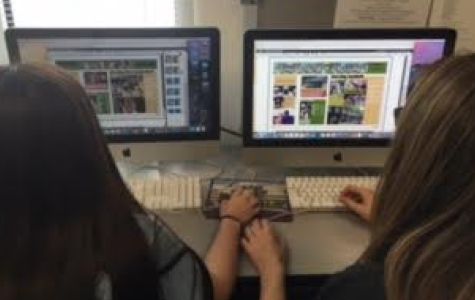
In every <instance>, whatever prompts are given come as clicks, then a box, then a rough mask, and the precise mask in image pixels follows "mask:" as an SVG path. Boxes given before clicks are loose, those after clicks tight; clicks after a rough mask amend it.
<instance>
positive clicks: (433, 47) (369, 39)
mask: <svg viewBox="0 0 475 300" xmlns="http://www.w3.org/2000/svg"><path fill="white" fill-rule="evenodd" d="M454 42H455V32H454V31H453V30H448V29H447V30H446V29H423V30H321V31H310V30H309V31H294V30H275V31H269V30H253V31H249V32H247V34H246V37H245V71H244V72H245V77H244V81H245V84H244V94H245V97H244V117H243V124H244V145H245V147H246V149H245V157H246V160H248V161H251V162H253V163H278V164H284V165H291V166H312V165H316V166H367V167H381V166H382V165H383V164H384V161H385V159H386V156H387V154H388V149H389V146H390V143H391V140H392V138H393V137H394V134H395V130H396V124H395V117H394V112H395V110H396V109H397V108H399V107H403V106H404V105H405V103H406V101H407V96H408V93H409V92H410V90H411V88H412V87H413V85H414V82H415V81H416V80H417V78H418V77H419V75H420V73H421V72H423V71H424V69H425V68H426V67H427V66H430V65H432V64H434V63H435V62H437V61H438V60H440V59H442V58H443V57H445V56H447V55H450V54H451V53H452V52H453V49H454Z"/></svg>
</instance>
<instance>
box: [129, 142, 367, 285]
mask: <svg viewBox="0 0 475 300" xmlns="http://www.w3.org/2000/svg"><path fill="white" fill-rule="evenodd" d="M205 164H209V165H212V166H216V167H219V168H220V170H219V172H218V173H219V177H223V178H240V179H243V180H249V179H283V178H284V177H285V175H288V174H301V173H302V172H303V171H302V170H288V169H282V168H275V167H272V168H271V167H257V166H246V165H244V164H243V163H241V161H240V159H239V155H238V153H236V152H235V151H234V150H227V151H224V152H223V154H222V155H221V156H220V157H216V158H213V159H211V160H209V161H207V162H205ZM167 166H168V167H171V169H173V163H167ZM120 169H121V171H122V172H121V173H123V175H124V177H128V176H129V175H130V174H131V172H132V171H130V170H131V168H130V167H129V168H127V167H124V166H123V165H121V166H120ZM307 172H308V170H307ZM314 172H316V173H318V174H322V173H324V171H322V170H321V169H320V170H314ZM158 214H159V215H160V216H161V217H162V218H163V220H164V221H165V222H166V223H167V224H168V225H169V226H170V227H171V228H173V230H175V232H176V233H177V234H178V235H179V236H180V237H181V238H182V239H183V240H184V241H185V242H186V243H187V244H188V245H189V246H190V247H191V248H193V249H194V250H195V251H196V252H197V253H198V254H199V255H200V256H201V257H204V255H205V254H206V251H207V249H208V247H209V246H210V243H211V242H212V239H213V237H214V234H215V232H216V229H217V225H218V223H217V221H215V220H207V219H206V218H205V217H204V216H203V215H202V214H201V212H199V211H197V210H196V211H193V210H190V211H180V212H168V211H159V212H158ZM275 227H276V229H277V231H278V232H279V233H280V235H281V236H282V238H283V239H284V241H285V242H286V244H287V248H288V262H289V263H288V274H292V275H308V274H332V273H335V272H338V271H340V270H343V269H344V268H346V267H347V266H349V265H351V264H352V263H354V262H355V261H356V260H357V259H358V257H359V256H360V255H361V254H362V252H363V251H364V250H365V248H366V246H367V244H368V241H369V231H368V226H367V225H366V224H364V223H363V222H362V221H360V220H359V219H358V218H357V217H355V216H353V215H352V214H350V213H345V212H337V213H328V212H325V213H305V214H300V215H296V216H295V218H294V221H293V222H291V223H275ZM240 275H242V276H253V275H255V272H254V270H253V268H252V267H251V265H250V263H249V261H248V260H247V259H246V258H242V262H241V265H240Z"/></svg>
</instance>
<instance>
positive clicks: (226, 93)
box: [194, 0, 257, 132]
mask: <svg viewBox="0 0 475 300" xmlns="http://www.w3.org/2000/svg"><path fill="white" fill-rule="evenodd" d="M256 16H257V9H256V7H254V6H243V5H241V1H240V0H194V21H195V22H194V23H195V25H196V26H214V27H218V28H219V29H220V31H221V124H222V125H223V126H224V127H227V128H229V129H232V130H235V131H239V132H241V129H242V124H241V123H242V121H241V120H242V97H243V96H242V89H243V88H242V68H243V35H244V32H245V31H246V30H247V29H249V28H253V27H255V26H256V22H257V17H256Z"/></svg>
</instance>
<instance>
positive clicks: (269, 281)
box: [260, 266, 285, 285]
mask: <svg viewBox="0 0 475 300" xmlns="http://www.w3.org/2000/svg"><path fill="white" fill-rule="evenodd" d="M260 277H261V282H262V283H263V284H266V285H275V284H279V283H280V282H282V281H284V278H285V270H284V267H283V266H274V267H272V268H269V269H268V270H266V271H263V272H261V273H260Z"/></svg>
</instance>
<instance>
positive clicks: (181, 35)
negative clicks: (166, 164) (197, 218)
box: [6, 28, 220, 164]
mask: <svg viewBox="0 0 475 300" xmlns="http://www.w3.org/2000/svg"><path fill="white" fill-rule="evenodd" d="M6 38H7V43H8V48H9V55H10V61H11V62H12V63H50V64H54V65H57V66H60V67H62V68H64V69H65V70H67V71H68V72H69V73H70V74H71V75H72V76H74V77H75V78H76V79H77V80H78V81H79V82H80V84H81V85H82V86H83V87H84V89H85V90H86V92H87V94H88V96H89V99H90V101H91V103H92V104H93V106H94V108H95V111H96V113H97V117H98V120H99V123H100V125H101V127H102V129H103V132H104V135H105V136H106V138H107V140H108V142H109V145H110V149H111V151H112V153H113V155H114V157H115V159H116V160H118V161H123V162H134V163H143V164H149V163H152V162H160V161H169V160H197V159H202V158H205V157H207V156H210V155H213V154H216V153H217V152H218V151H219V128H220V127H219V124H220V120H219V112H220V109H219V104H220V101H219V97H220V81H219V70H220V55H219V46H220V44H219V43H220V42H219V40H220V38H219V32H218V30H216V29H212V28H203V29H198V28H196V29H9V30H7V32H6Z"/></svg>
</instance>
